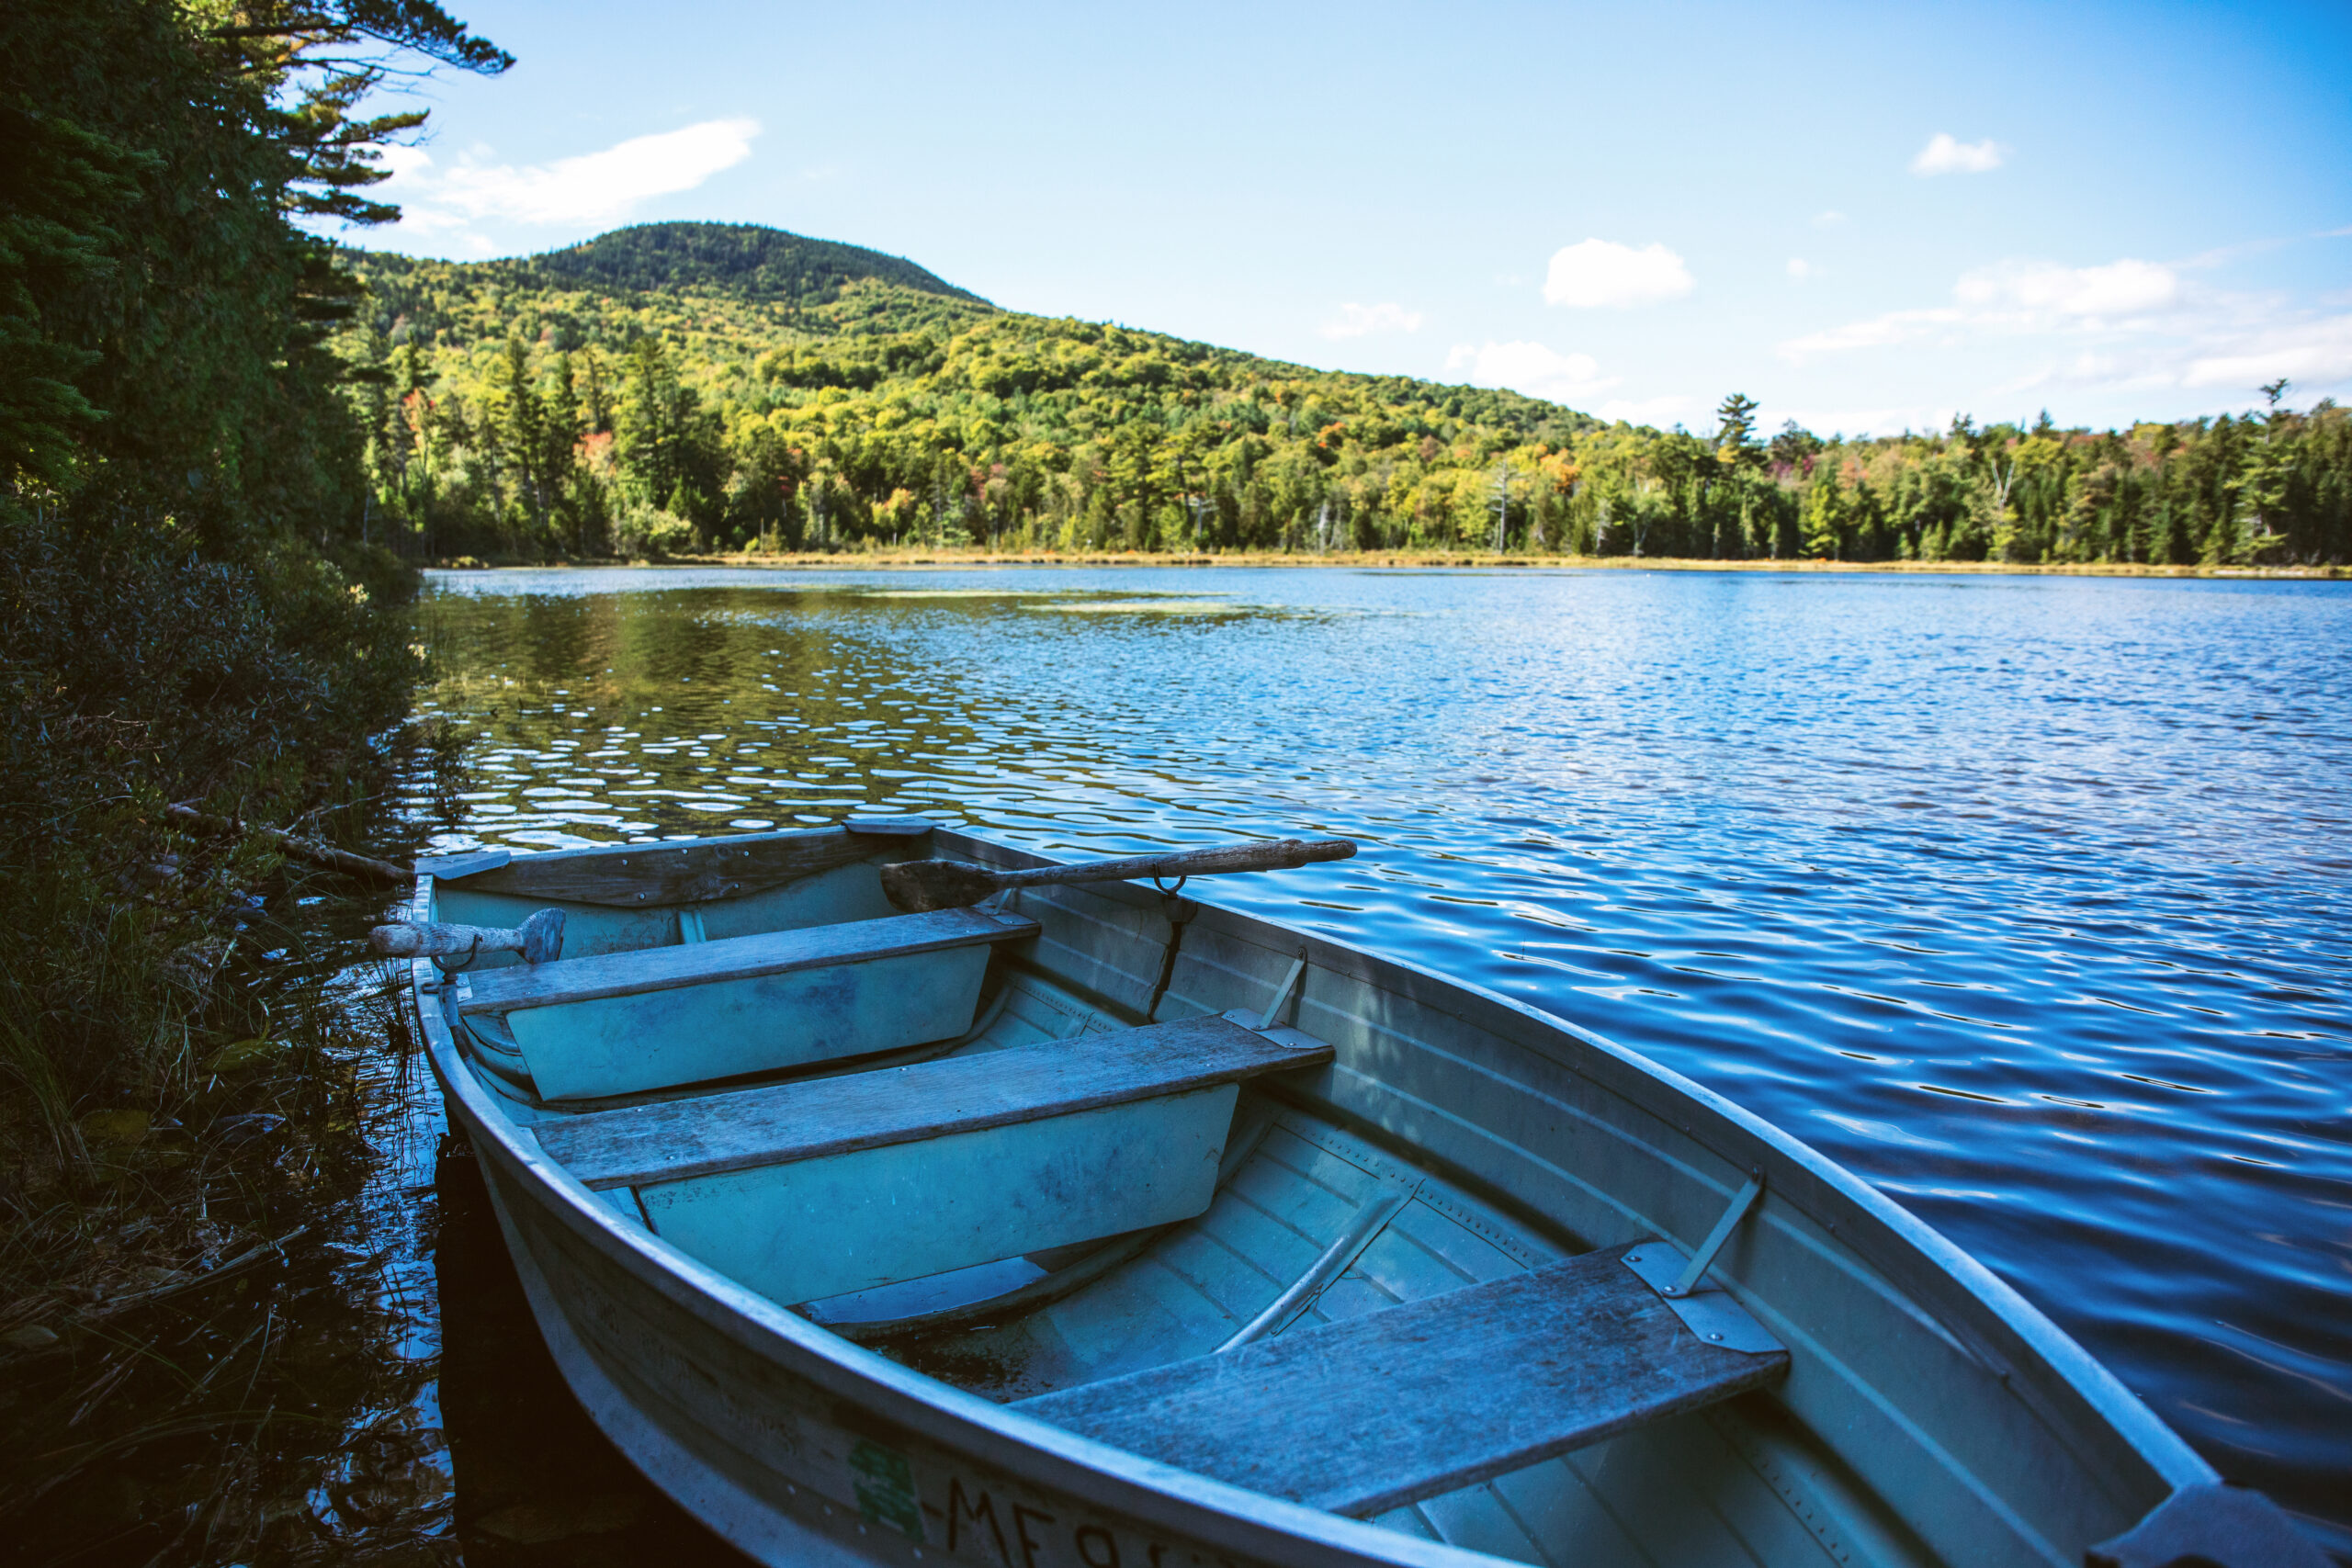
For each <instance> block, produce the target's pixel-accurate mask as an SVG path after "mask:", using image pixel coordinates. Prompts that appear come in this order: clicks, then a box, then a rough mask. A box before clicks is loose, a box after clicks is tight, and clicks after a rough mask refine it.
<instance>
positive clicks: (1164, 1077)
mask: <svg viewBox="0 0 2352 1568" xmlns="http://www.w3.org/2000/svg"><path fill="white" fill-rule="evenodd" d="M1330 1059H1331V1048H1330V1046H1329V1045H1327V1044H1325V1043H1322V1042H1321V1041H1319V1040H1315V1039H1312V1038H1311V1037H1309V1036H1307V1035H1304V1034H1300V1033H1298V1032H1296V1031H1295V1030H1275V1031H1271V1032H1268V1033H1263V1034H1261V1033H1260V1032H1257V1031H1255V1030H1252V1029H1248V1028H1245V1027H1243V1026H1242V1025H1241V1024H1238V1023H1236V1022H1234V1021H1231V1020H1230V1019H1227V1018H1225V1017H1223V1016H1221V1015H1209V1016H1205V1017H1201V1018H1189V1019H1182V1020H1179V1021H1175V1022H1172V1023H1160V1024H1153V1025H1151V1026H1149V1027H1148V1028H1144V1029H1130V1030H1125V1031H1122V1032H1117V1033H1113V1034H1089V1035H1083V1036H1080V1037H1079V1038H1077V1039H1074V1040H1045V1041H1039V1042H1038V1043H1035V1044H1032V1045H1016V1046H1013V1047H1011V1048H1009V1049H1006V1050H1002V1051H989V1052H983V1053H981V1054H980V1055H972V1056H947V1057H943V1058H941V1059H939V1060H937V1061H932V1062H919V1063H915V1064H912V1065H910V1066H903V1067H889V1068H881V1069H877V1070H876V1071H873V1072H867V1073H853V1074H849V1075H846V1076H843V1077H830V1078H818V1079H815V1080H813V1081H810V1082H808V1083H796V1084H777V1085H774V1086H772V1087H769V1088H764V1089H742V1090H739V1091H737V1092H735V1093H731V1094H724V1095H715V1096H712V1097H710V1098H708V1099H705V1100H669V1101H665V1102H662V1103H661V1104H655V1105H635V1106H629V1107H627V1108H625V1109H622V1110H617V1111H592V1112H588V1113H586V1114H583V1115H580V1116H573V1117H568V1118H566V1119H564V1120H562V1121H560V1122H541V1123H539V1125H538V1128H537V1132H538V1135H539V1144H540V1146H541V1147H542V1148H544V1149H546V1150H547V1152H548V1154H549V1155H551V1156H554V1157H555V1158H556V1159H557V1160H559V1161H560V1162H561V1163H562V1164H563V1165H564V1166H565V1167H567V1168H569V1169H570V1170H571V1174H572V1175H574V1176H575V1177H578V1178H579V1179H581V1180H582V1182H584V1183H586V1184H587V1185H588V1186H589V1187H592V1188H596V1189H600V1190H601V1189H605V1188H614V1187H640V1186H647V1185H650V1184H653V1183H657V1182H669V1181H683V1180H687V1179H693V1178H695V1177H702V1176H712V1175H717V1174H718V1173H720V1172H723V1171H730V1170H742V1169H748V1168H754V1167H759V1166H768V1165H778V1164H784V1163H786V1162H789V1161H797V1160H809V1159H818V1158H821V1157H824V1156H831V1155H840V1154H847V1153H851V1152H854V1151H855V1150H859V1149H871V1148H879V1147H883V1146H885V1145H891V1144H905V1143H915V1142H919V1141H922V1140H924V1139H929V1138H935V1137H943V1136H946V1135H948V1134H957V1133H971V1132H978V1131H981V1130H984V1129H987V1128H990V1127H1002V1126H1009V1125H1012V1124H1013V1123H1016V1122H1036V1121H1042V1120H1044V1119H1045V1118H1046V1117H1050V1116H1066V1115H1071V1114H1074V1113H1076V1112H1079V1111H1091V1110H1096V1109H1099V1108H1102V1107H1104V1106H1112V1105H1121V1104H1125V1103H1127V1102H1129V1101H1132V1100H1149V1099H1156V1098H1159V1097H1161V1096H1166V1095H1176V1094H1182V1093H1186V1092H1188V1091H1191V1090H1194V1089H1208V1088H1213V1087H1216V1086H1217V1085H1220V1084H1227V1083H1237V1082H1238V1081H1240V1080H1241V1079H1243V1078H1248V1077H1255V1076H1256V1075H1258V1074H1260V1073H1269V1072H1279V1071H1283V1070H1284V1069H1287V1068H1293V1067H1303V1066H1317V1065H1319V1064H1321V1063H1324V1062H1328V1061H1329V1060H1330Z"/></svg>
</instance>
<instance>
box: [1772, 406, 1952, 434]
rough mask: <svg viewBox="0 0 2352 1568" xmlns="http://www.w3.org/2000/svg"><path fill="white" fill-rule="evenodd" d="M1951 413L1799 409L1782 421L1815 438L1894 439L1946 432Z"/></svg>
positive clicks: (1913, 408) (1901, 409)
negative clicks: (1923, 432) (1914, 433)
mask: <svg viewBox="0 0 2352 1568" xmlns="http://www.w3.org/2000/svg"><path fill="white" fill-rule="evenodd" d="M1952 412H1953V411H1952V410H1951V409H1948V408H1931V407H1924V406H1921V405H1918V404H1913V405H1911V406H1910V407H1907V408H1905V407H1887V406H1881V407H1877V408H1871V407H1861V408H1852V407H1849V408H1801V409H1791V410H1789V411H1788V412H1787V413H1786V414H1785V415H1783V416H1782V417H1784V418H1787V419H1792V420H1794V421H1796V423H1798V424H1799V425H1801V426H1802V427H1804V429H1806V430H1810V431H1812V432H1813V433H1814V434H1816V435H1829V434H1839V435H1897V434H1901V433H1903V432H1904V431H1906V430H1948V429H1950V428H1951V419H1952Z"/></svg>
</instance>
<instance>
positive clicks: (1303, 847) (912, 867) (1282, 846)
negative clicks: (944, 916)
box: [882, 839, 1356, 915]
mask: <svg viewBox="0 0 2352 1568" xmlns="http://www.w3.org/2000/svg"><path fill="white" fill-rule="evenodd" d="M1355 852H1356V845H1355V840H1352V839H1273V840H1266V841H1264V842H1261V843H1254V844H1222V845H1219V846H1218V847H1217V848H1216V849H1213V850H1183V851H1180V852H1176V853H1173V854H1160V855H1132V856H1129V857H1128V858H1127V859H1125V860H1099V861H1093V862H1091V863H1087V864H1085V865H1041V866H1039V867H1037V868H1036V869H1035V870H1034V871H996V870H992V869H990V868H989V867H988V866H985V865H974V864H972V863H970V862H969V861H960V860H907V861H900V862H899V863H897V864H895V865H886V866H884V867H883V868H882V894H883V897H887V898H888V899H889V900H890V902H891V904H892V905H893V906H895V907H896V908H901V909H904V910H905V911H907V913H909V914H910V915H919V914H922V912H923V911H925V910H927V909H957V908H963V907H965V906H966V905H968V904H977V903H978V902H979V901H980V900H981V899H983V898H985V897H989V895H990V894H992V893H1001V892H1002V891H1003V890H1004V889H1006V888H1008V887H1037V886H1044V885H1046V884H1047V883H1057V882H1125V881H1128V880H1130V879H1132V878H1135V877H1142V876H1150V877H1170V876H1176V877H1184V876H1216V875H1221V874H1225V873H1227V872H1235V871H1288V870H1290V869H1291V868H1292V867H1294V866H1301V865H1305V864H1306V863H1307V862H1309V861H1318V860H1345V859H1347V858H1348V857H1349V856H1350V855H1352V854H1354V853H1355Z"/></svg>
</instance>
